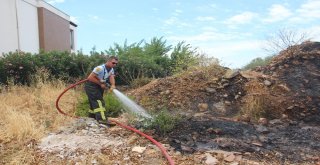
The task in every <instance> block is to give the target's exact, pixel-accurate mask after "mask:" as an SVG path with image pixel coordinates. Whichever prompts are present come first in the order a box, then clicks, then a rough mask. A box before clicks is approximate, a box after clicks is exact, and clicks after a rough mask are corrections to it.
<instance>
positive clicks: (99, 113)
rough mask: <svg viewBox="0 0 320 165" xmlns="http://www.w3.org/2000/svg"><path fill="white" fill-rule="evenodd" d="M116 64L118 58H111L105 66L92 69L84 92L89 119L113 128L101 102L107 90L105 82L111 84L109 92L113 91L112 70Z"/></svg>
mask: <svg viewBox="0 0 320 165" xmlns="http://www.w3.org/2000/svg"><path fill="white" fill-rule="evenodd" d="M117 64H118V58H117V57H115V56H111V57H109V58H108V59H107V62H106V63H105V64H102V65H99V66H97V67H95V68H94V69H93V71H92V72H91V73H90V75H89V76H88V78H87V79H88V81H87V82H86V84H85V91H86V94H87V96H88V100H89V104H90V110H89V114H90V115H89V117H92V118H95V119H96V120H97V121H98V122H99V123H101V124H106V125H110V126H113V125H115V124H114V123H112V122H110V121H108V119H107V111H106V109H105V101H104V100H103V93H104V90H105V89H107V82H106V81H107V80H108V79H109V82H110V84H111V87H110V91H112V90H113V89H115V87H116V83H115V75H114V69H113V67H115V66H116V65H117Z"/></svg>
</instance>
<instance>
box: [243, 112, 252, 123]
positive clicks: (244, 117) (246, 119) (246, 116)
mask: <svg viewBox="0 0 320 165" xmlns="http://www.w3.org/2000/svg"><path fill="white" fill-rule="evenodd" d="M250 120H251V119H250V116H249V115H246V114H245V115H241V116H240V121H243V122H250Z"/></svg>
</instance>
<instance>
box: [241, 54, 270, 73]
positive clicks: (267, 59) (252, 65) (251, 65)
mask: <svg viewBox="0 0 320 165" xmlns="http://www.w3.org/2000/svg"><path fill="white" fill-rule="evenodd" d="M273 57H274V56H267V57H265V58H260V57H258V58H255V59H253V60H252V61H251V62H250V63H249V64H247V65H245V66H244V67H243V69H244V70H249V69H253V68H255V67H257V66H266V65H268V64H269V63H270V62H271V60H272V58H273Z"/></svg>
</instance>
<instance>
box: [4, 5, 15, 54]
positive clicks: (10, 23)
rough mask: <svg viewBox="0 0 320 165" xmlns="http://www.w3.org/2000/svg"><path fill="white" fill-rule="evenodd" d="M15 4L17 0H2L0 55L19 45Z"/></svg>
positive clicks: (13, 49)
mask: <svg viewBox="0 0 320 165" xmlns="http://www.w3.org/2000/svg"><path fill="white" fill-rule="evenodd" d="M15 4H16V2H15V0H1V1H0V20H1V25H0V38H1V39H0V55H2V53H7V52H9V51H15V50H16V49H17V48H18V47H19V44H18V30H17V15H16V10H15V9H16V5H15Z"/></svg>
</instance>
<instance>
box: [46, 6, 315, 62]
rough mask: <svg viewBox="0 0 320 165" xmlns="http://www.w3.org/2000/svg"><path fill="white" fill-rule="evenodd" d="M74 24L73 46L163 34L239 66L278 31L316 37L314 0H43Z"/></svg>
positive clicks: (260, 52)
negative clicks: (75, 35) (75, 28)
mask: <svg viewBox="0 0 320 165" xmlns="http://www.w3.org/2000/svg"><path fill="white" fill-rule="evenodd" d="M46 1H47V2H48V3H50V4H51V5H53V6H54V7H56V8H58V9H59V10H61V11H63V12H65V13H66V14H68V15H69V16H70V18H71V21H73V22H74V23H76V24H77V25H78V27H77V50H80V49H81V50H82V51H83V52H84V53H85V54H89V52H90V51H91V50H92V48H93V47H95V48H96V51H98V52H100V51H104V50H108V49H109V47H112V46H114V43H118V44H120V45H123V44H124V42H125V41H126V40H127V43H128V44H133V43H137V42H140V41H141V40H145V41H146V42H150V40H151V39H152V38H154V37H157V38H160V37H163V40H166V42H167V45H172V46H175V45H177V43H179V42H182V41H185V43H187V44H190V45H191V46H192V47H193V48H197V50H198V51H199V52H200V53H202V54H205V55H206V56H207V57H215V58H217V59H219V61H220V64H222V65H224V66H226V67H230V68H241V67H243V66H244V65H246V64H248V63H249V62H250V61H251V60H252V59H254V58H257V57H261V58H263V57H266V56H268V55H271V53H270V52H268V51H265V48H268V45H270V42H268V40H270V38H271V37H272V36H277V33H279V31H283V30H284V29H286V31H290V32H293V33H294V34H296V36H298V37H299V36H301V35H305V36H306V37H308V38H310V39H311V40H312V41H320V0H46Z"/></svg>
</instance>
